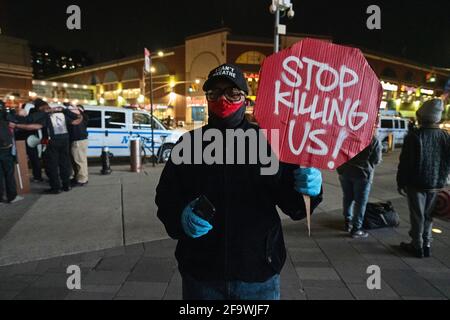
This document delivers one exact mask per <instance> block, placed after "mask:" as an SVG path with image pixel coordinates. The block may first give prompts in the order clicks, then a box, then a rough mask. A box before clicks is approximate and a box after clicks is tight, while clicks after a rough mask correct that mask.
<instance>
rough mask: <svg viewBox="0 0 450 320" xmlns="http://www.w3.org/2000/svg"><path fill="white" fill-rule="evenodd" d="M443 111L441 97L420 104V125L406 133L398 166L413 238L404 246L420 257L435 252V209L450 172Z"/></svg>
mask: <svg viewBox="0 0 450 320" xmlns="http://www.w3.org/2000/svg"><path fill="white" fill-rule="evenodd" d="M443 111H444V104H443V101H442V100H441V99H432V100H429V101H427V102H425V103H424V104H423V105H422V106H421V107H420V108H419V110H418V111H417V113H416V116H417V120H418V123H419V127H418V128H415V129H412V130H411V131H410V132H409V133H408V135H407V136H406V137H405V141H404V144H403V149H402V152H401V155H400V163H399V166H398V172H397V186H398V191H399V193H400V194H401V195H402V196H406V197H407V199H408V206H409V211H410V222H411V230H410V232H409V235H410V237H411V239H412V241H411V242H410V243H405V242H402V243H401V244H400V247H401V248H402V249H403V250H404V251H406V252H408V253H409V254H411V255H413V256H415V257H417V258H423V257H430V256H431V243H432V240H433V239H432V228H433V219H432V216H431V213H432V210H433V206H434V204H435V200H436V195H437V193H438V192H439V191H440V189H442V188H444V187H445V184H446V181H447V177H448V175H449V173H450V135H449V134H448V133H447V132H445V131H444V130H441V129H440V128H439V122H440V121H441V119H442V113H443Z"/></svg>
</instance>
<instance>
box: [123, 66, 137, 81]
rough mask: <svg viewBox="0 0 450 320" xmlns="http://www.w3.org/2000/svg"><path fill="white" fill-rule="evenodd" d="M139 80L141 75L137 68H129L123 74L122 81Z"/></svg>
mask: <svg viewBox="0 0 450 320" xmlns="http://www.w3.org/2000/svg"><path fill="white" fill-rule="evenodd" d="M136 79H139V73H138V72H137V70H136V69H135V68H128V69H126V70H125V71H124V72H123V76H122V81H126V80H136Z"/></svg>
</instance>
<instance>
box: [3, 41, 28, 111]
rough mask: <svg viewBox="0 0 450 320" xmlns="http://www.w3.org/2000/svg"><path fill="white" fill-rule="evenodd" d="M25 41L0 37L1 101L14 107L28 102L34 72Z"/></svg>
mask: <svg viewBox="0 0 450 320" xmlns="http://www.w3.org/2000/svg"><path fill="white" fill-rule="evenodd" d="M30 57H31V56H30V49H29V47H28V43H27V42H26V41H24V40H21V39H17V38H12V37H7V36H4V35H0V99H2V100H3V101H5V103H6V104H7V105H8V106H10V107H12V106H17V105H19V104H20V103H23V102H25V101H28V99H29V95H30V92H31V91H32V78H33V72H32V68H31V63H30Z"/></svg>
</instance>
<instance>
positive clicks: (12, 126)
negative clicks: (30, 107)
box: [9, 122, 17, 129]
mask: <svg viewBox="0 0 450 320" xmlns="http://www.w3.org/2000/svg"><path fill="white" fill-rule="evenodd" d="M9 127H10V128H11V129H15V128H16V127H17V124H15V123H14V122H9Z"/></svg>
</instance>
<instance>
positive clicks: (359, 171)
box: [337, 137, 382, 180]
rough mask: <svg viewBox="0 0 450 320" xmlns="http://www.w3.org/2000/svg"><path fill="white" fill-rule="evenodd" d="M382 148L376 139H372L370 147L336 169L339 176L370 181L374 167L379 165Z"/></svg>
mask: <svg viewBox="0 0 450 320" xmlns="http://www.w3.org/2000/svg"><path fill="white" fill-rule="evenodd" d="M381 158H382V148H381V143H380V141H379V140H378V138H376V137H373V138H372V141H371V142H370V145H369V146H368V147H367V148H365V149H364V150H363V151H361V152H360V153H359V154H358V155H357V156H356V157H354V158H353V159H351V160H350V161H348V162H347V163H345V164H343V165H342V166H340V167H339V168H337V172H338V173H339V175H345V176H347V177H352V178H358V179H368V180H372V178H373V172H374V170H375V166H377V165H379V164H380V163H381Z"/></svg>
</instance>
